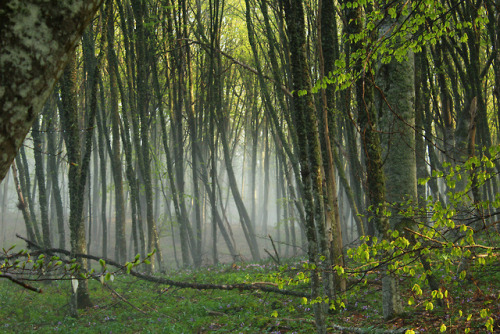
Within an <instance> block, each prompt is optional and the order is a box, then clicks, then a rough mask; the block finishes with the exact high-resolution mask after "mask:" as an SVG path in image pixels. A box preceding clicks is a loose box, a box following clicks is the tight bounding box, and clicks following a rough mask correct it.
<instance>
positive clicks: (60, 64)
mask: <svg viewBox="0 0 500 334" xmlns="http://www.w3.org/2000/svg"><path fill="white" fill-rule="evenodd" d="M101 2H102V0H90V1H87V0H85V1H84V0H74V1H71V2H67V1H57V2H52V3H51V4H50V5H47V3H46V1H40V0H31V1H22V2H19V1H17V0H8V1H3V2H2V4H1V5H0V111H1V112H0V114H1V116H0V124H9V126H3V127H2V128H1V129H0V151H1V152H2V154H1V156H0V180H2V179H3V178H4V177H5V174H6V173H7V170H8V169H9V167H10V165H11V163H12V161H13V160H14V157H15V156H16V154H17V151H18V150H19V148H20V147H21V145H22V143H23V141H24V138H25V136H26V134H27V133H28V131H29V129H30V128H31V124H32V123H33V120H34V119H35V117H37V115H38V113H39V112H40V110H41V109H42V107H43V105H44V103H45V100H46V99H47V97H48V96H49V95H50V94H51V93H52V90H53V88H54V85H55V83H56V82H57V80H58V78H59V77H60V76H61V74H62V69H63V68H64V64H65V63H66V62H67V61H68V60H69V59H70V56H71V53H72V50H73V48H74V46H75V45H76V43H77V42H78V40H79V38H80V36H81V35H82V33H83V30H84V29H85V27H86V26H87V25H88V23H89V22H90V19H92V17H93V16H94V14H95V12H96V11H97V9H98V8H99V6H100V4H101ZM13 8H16V10H13ZM27 18H29V19H27ZM20 26H22V27H23V28H22V29H20V28H19V27H20Z"/></svg>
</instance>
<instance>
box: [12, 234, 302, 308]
mask: <svg viewBox="0 0 500 334" xmlns="http://www.w3.org/2000/svg"><path fill="white" fill-rule="evenodd" d="M16 236H17V237H18V238H19V239H22V240H24V241H26V242H27V243H28V245H29V246H30V247H32V248H36V249H38V251H34V252H31V255H39V254H44V253H48V254H56V253H57V254H64V255H66V256H72V257H75V258H84V259H89V260H94V261H99V260H101V259H102V260H104V261H106V264H109V265H112V266H114V267H116V268H119V269H121V270H123V271H127V267H126V266H124V265H122V264H120V263H118V262H116V261H113V260H111V259H106V258H102V257H98V256H94V255H89V254H71V252H69V251H67V250H65V249H60V248H49V249H43V248H42V247H41V246H39V245H38V244H36V243H34V242H33V241H31V240H28V239H26V238H24V237H22V236H20V235H16ZM25 256H28V255H25ZM130 275H132V276H134V277H137V278H140V279H142V280H144V281H148V282H153V283H157V284H166V285H171V286H176V287H179V288H183V289H196V290H240V291H253V290H261V291H264V292H273V293H277V294H281V295H286V296H294V297H306V298H310V296H311V295H310V294H309V293H306V292H302V291H293V290H284V289H279V288H276V287H273V286H265V285H263V284H262V282H259V284H256V285H254V284H252V283H250V284H247V283H235V284H208V283H189V282H178V281H174V280H171V279H168V278H163V277H156V276H150V275H146V274H143V273H140V272H138V271H135V270H130ZM269 284H272V283H269Z"/></svg>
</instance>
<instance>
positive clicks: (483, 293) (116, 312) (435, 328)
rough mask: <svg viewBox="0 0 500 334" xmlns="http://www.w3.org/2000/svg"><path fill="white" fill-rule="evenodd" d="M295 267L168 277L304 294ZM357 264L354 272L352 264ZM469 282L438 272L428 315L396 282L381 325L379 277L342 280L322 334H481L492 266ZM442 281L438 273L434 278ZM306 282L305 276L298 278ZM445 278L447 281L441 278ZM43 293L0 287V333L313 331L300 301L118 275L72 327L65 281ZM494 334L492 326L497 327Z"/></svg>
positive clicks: (491, 306) (496, 270) (494, 288)
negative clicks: (398, 300) (386, 333)
mask: <svg viewBox="0 0 500 334" xmlns="http://www.w3.org/2000/svg"><path fill="white" fill-rule="evenodd" d="M304 263H306V261H303V260H301V259H294V260H288V263H286V264H285V265H281V266H278V265H275V264H273V263H270V262H262V263H250V264H249V263H246V264H242V263H240V264H233V265H220V266H215V267H206V268H203V269H199V270H180V271H176V272H170V273H168V274H167V275H166V276H168V277H169V278H170V279H173V280H176V281H185V282H197V283H211V284H226V283H255V282H268V283H269V284H273V285H276V286H279V287H281V286H283V288H285V289H293V290H299V291H304V292H308V284H307V283H306V282H307V279H306V280H303V279H302V278H303V277H304V269H303V267H304V266H303V265H304ZM350 265H355V263H350ZM469 272H470V276H468V278H466V279H461V278H460V277H458V276H453V275H449V273H447V272H444V271H443V272H441V277H438V278H440V279H441V283H442V285H443V286H445V287H446V289H447V290H448V291H449V292H450V294H449V295H448V297H446V298H444V301H445V303H444V305H443V306H442V307H438V306H435V307H434V308H433V309H429V308H428V306H427V305H426V304H424V303H423V301H424V300H427V299H429V298H430V297H431V296H429V292H428V291H427V290H428V289H426V287H422V290H423V294H422V295H421V296H417V295H415V291H414V290H412V287H413V286H414V284H415V282H417V280H418V274H417V275H415V276H408V277H405V276H404V275H403V276H402V277H401V278H400V284H401V287H402V292H403V296H402V298H403V301H408V300H410V298H411V297H414V298H412V300H413V301H414V302H413V303H412V305H408V304H407V303H406V302H405V304H406V306H405V313H404V314H403V316H401V317H398V318H395V319H392V320H391V321H384V320H383V317H382V307H381V292H380V290H381V282H380V275H379V274H380V273H379V272H376V271H374V272H370V273H368V274H367V275H365V276H363V277H360V276H359V275H357V274H353V275H349V276H348V282H349V284H348V286H349V288H348V291H347V293H346V294H345V296H344V299H343V302H344V305H345V306H344V307H337V308H336V310H331V311H330V313H329V316H328V324H329V325H330V329H329V332H331V333H339V331H337V330H334V329H333V328H332V324H336V325H340V326H345V327H357V328H364V329H367V330H368V332H369V329H370V328H377V329H395V328H401V327H405V328H408V329H412V330H413V331H414V332H415V333H438V332H440V330H442V329H443V324H444V325H445V326H446V332H450V333H455V332H456V333H463V332H464V330H465V329H466V328H470V332H471V333H487V331H486V328H485V326H484V322H485V316H486V315H485V314H484V313H483V314H482V312H481V310H484V309H488V310H489V313H488V315H487V316H488V317H491V318H493V320H495V324H498V322H500V319H499V315H500V307H499V304H500V303H499V302H500V299H499V287H500V266H499V264H498V259H497V261H496V262H494V261H492V262H490V263H487V264H485V265H481V266H474V267H472V268H471V269H470V270H469ZM437 274H439V271H437ZM305 276H306V277H307V274H306V275H305ZM448 277H451V278H450V279H448ZM35 284H37V285H38V286H39V287H40V288H42V289H43V293H42V294H37V293H34V292H32V291H29V290H26V289H23V288H22V287H20V286H17V285H15V284H12V283H11V282H8V281H0V319H1V320H0V332H5V333H34V332H36V333H54V332H61V333H210V332H217V333H312V332H314V331H315V327H314V320H313V319H314V316H313V311H312V310H311V305H310V304H309V303H307V302H304V300H303V298H299V297H290V296H284V295H279V294H273V293H264V292H262V291H260V290H256V291H219V290H193V289H179V288H176V287H172V286H163V285H158V284H154V283H150V282H146V281H142V280H139V279H137V278H134V277H132V276H129V275H117V276H116V277H115V278H114V280H113V281H112V282H110V281H108V282H106V284H104V285H103V284H101V282H99V281H97V280H91V281H90V282H89V286H90V292H91V296H92V297H91V298H92V301H93V303H94V307H93V308H90V309H85V310H80V311H79V316H78V318H72V317H70V316H69V299H70V293H71V289H70V282H69V281H50V282H47V283H41V282H37V283H35ZM495 328H496V329H497V330H498V327H495Z"/></svg>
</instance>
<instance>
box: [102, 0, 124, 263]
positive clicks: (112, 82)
mask: <svg viewBox="0 0 500 334" xmlns="http://www.w3.org/2000/svg"><path fill="white" fill-rule="evenodd" d="M106 16H107V40H108V47H107V57H108V74H109V88H110V102H109V106H110V109H111V125H112V126H111V133H112V135H113V142H112V149H111V157H110V158H111V166H112V171H113V173H112V174H113V180H114V184H115V258H116V260H117V261H118V262H124V261H125V260H126V257H127V239H126V235H125V199H124V197H123V176H122V162H121V154H120V151H121V147H120V146H121V145H120V116H119V114H118V88H117V78H116V77H117V76H118V75H119V73H118V72H117V71H116V69H117V68H118V66H117V59H116V54H115V50H114V43H115V39H114V35H115V30H114V23H115V22H114V19H113V18H114V10H113V1H112V0H107V1H106Z"/></svg>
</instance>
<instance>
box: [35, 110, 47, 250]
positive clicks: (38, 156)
mask: <svg viewBox="0 0 500 334" xmlns="http://www.w3.org/2000/svg"><path fill="white" fill-rule="evenodd" d="M47 107H48V106H47V105H45V108H47ZM39 122H40V118H38V119H35V120H34V121H33V127H32V129H31V136H32V137H33V145H34V152H33V153H34V156H35V174H36V178H37V180H38V202H39V204H40V216H41V219H42V238H43V245H44V246H45V247H47V248H50V246H51V241H50V226H49V212H48V200H47V191H46V189H45V172H44V168H43V158H42V149H43V147H42V146H43V144H42V136H41V135H40V123H39Z"/></svg>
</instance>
